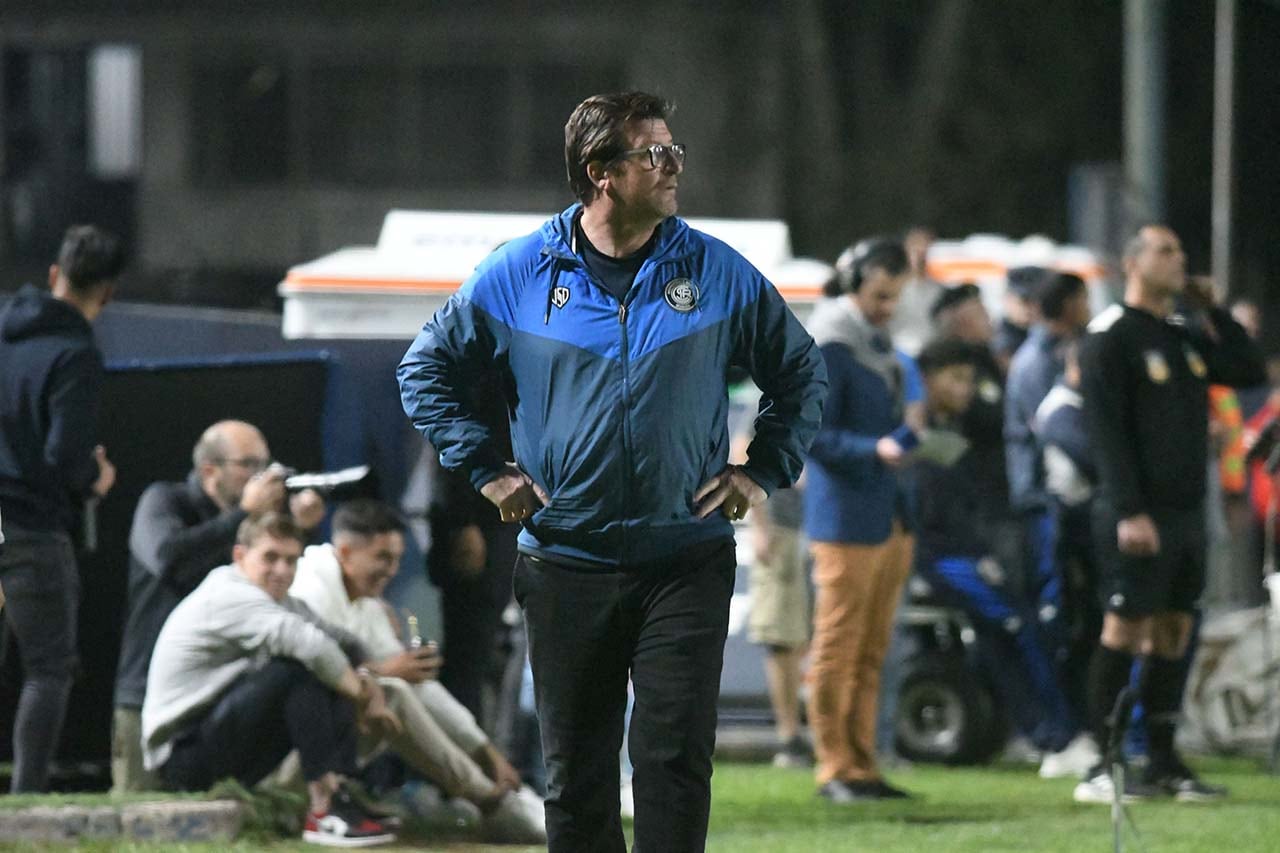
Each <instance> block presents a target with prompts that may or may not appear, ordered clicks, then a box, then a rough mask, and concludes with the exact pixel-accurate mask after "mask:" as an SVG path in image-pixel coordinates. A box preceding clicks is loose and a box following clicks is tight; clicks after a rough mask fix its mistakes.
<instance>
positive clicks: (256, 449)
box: [111, 420, 325, 792]
mask: <svg viewBox="0 0 1280 853" xmlns="http://www.w3.org/2000/svg"><path fill="white" fill-rule="evenodd" d="M192 466H193V467H192V470H191V473H190V474H189V475H188V476H187V479H186V480H185V481H184V482H177V483H170V482H161V483H152V484H151V485H150V486H148V487H147V489H146V491H144V492H143V493H142V497H141V498H140V499H139V501H138V508H137V510H136V511H135V512H134V515H133V527H132V529H131V530H130V531H129V598H128V612H127V615H126V620H125V628H124V639H123V641H122V643H121V649H120V664H119V668H118V669H117V672H116V687H115V717H114V720H113V726H112V729H113V732H112V750H111V751H112V762H111V776H112V782H113V786H114V788H113V789H114V790H115V791H117V792H122V791H136V790H145V789H146V788H149V787H155V780H154V778H152V777H150V776H148V775H147V774H146V772H145V771H144V770H143V768H142V754H141V745H140V744H141V727H140V719H139V715H140V711H141V709H142V703H143V699H144V697H145V694H146V687H147V667H148V665H149V664H150V662H151V652H152V649H153V648H154V647H155V643H156V637H157V636H158V635H159V633H160V628H161V626H162V625H164V622H165V619H167V618H168V616H169V614H170V613H171V612H172V611H173V608H174V607H176V606H177V604H178V602H180V601H181V600H182V599H183V598H185V597H186V596H187V594H188V593H190V592H191V591H192V590H193V589H195V588H196V587H197V586H199V584H200V582H201V581H203V580H204V578H205V576H206V575H208V574H209V572H211V571H212V570H213V569H215V568H217V567H218V566H224V565H226V564H228V563H230V562H231V550H232V546H233V545H235V541H236V530H237V529H238V528H239V526H240V524H241V522H243V521H244V520H245V519H246V518H248V517H250V516H255V517H256V516H261V515H263V514H265V513H268V512H283V511H285V510H286V509H287V510H288V512H289V513H290V514H291V515H292V517H293V520H294V521H295V522H297V524H298V526H299V527H301V528H302V529H304V530H310V529H312V528H314V527H316V526H317V525H318V524H319V523H320V522H321V521H322V520H323V519H324V514H325V506H324V501H322V500H321V498H320V496H319V495H318V494H317V493H316V492H314V491H310V490H307V491H301V492H297V493H296V494H289V493H288V491H287V490H286V489H285V473H286V472H285V470H284V469H283V468H281V467H280V466H277V465H272V464H271V453H270V451H269V450H268V448H267V441H266V439H265V438H264V437H263V435H262V433H261V432H260V431H259V430H258V428H257V427H255V426H253V425H252V424H248V423H245V422H243V421H232V420H227V421H219V422H218V423H215V424H213V425H212V426H210V427H209V428H208V429H206V430H205V431H204V434H203V435H201V436H200V440H199V441H197V442H196V446H195V449H194V450H193V451H192Z"/></svg>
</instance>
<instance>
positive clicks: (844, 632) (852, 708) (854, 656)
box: [809, 522, 915, 785]
mask: <svg viewBox="0 0 1280 853" xmlns="http://www.w3.org/2000/svg"><path fill="white" fill-rule="evenodd" d="M810 548H811V550H812V552H813V562H814V566H813V578H814V584H815V585H816V586H817V601H815V602H814V614H813V644H812V646H811V647H810V648H811V656H810V662H809V682H810V696H809V727H810V729H811V730H812V731H813V739H814V751H815V752H816V753H817V759H818V767H817V779H818V784H819V785H823V784H826V783H827V782H830V781H831V780H833V779H838V780H840V781H842V782H862V781H871V780H876V779H879V778H880V771H879V769H878V768H877V766H876V708H877V705H878V702H879V698H880V668H881V666H882V665H883V664H884V656H885V652H886V651H887V650H888V647H889V638H890V637H891V636H892V634H893V618H894V613H895V611H896V610H897V608H898V598H899V596H900V595H901V593H902V585H903V583H904V582H905V581H906V579H907V574H908V573H909V572H910V570H911V560H912V556H913V554H914V551H915V540H914V539H913V538H912V537H911V536H910V535H909V534H907V533H906V532H904V531H903V529H902V528H901V526H899V525H898V524H897V523H896V522H895V523H894V526H893V532H892V533H891V534H890V535H889V538H888V539H886V540H885V541H884V542H882V543H880V544H879V545H850V544H844V543H838V542H814V543H812V544H811V545H810Z"/></svg>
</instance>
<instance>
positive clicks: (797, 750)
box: [773, 735, 813, 767]
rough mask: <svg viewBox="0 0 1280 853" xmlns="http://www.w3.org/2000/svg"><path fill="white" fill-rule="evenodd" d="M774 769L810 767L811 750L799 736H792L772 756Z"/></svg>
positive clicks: (811, 761) (811, 759) (811, 764)
mask: <svg viewBox="0 0 1280 853" xmlns="http://www.w3.org/2000/svg"><path fill="white" fill-rule="evenodd" d="M773 766H774V767H812V766H813V750H812V749H810V748H809V744H808V743H806V742H805V739H804V738H802V737H800V735H795V736H793V737H792V738H791V739H790V740H788V741H787V742H786V743H785V744H783V745H782V749H779V750H778V751H777V752H775V753H774V754H773Z"/></svg>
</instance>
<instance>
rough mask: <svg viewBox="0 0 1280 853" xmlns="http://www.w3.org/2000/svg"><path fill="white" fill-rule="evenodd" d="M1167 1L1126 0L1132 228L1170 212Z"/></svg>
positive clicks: (1128, 185)
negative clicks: (1166, 189)
mask: <svg viewBox="0 0 1280 853" xmlns="http://www.w3.org/2000/svg"><path fill="white" fill-rule="evenodd" d="M1164 42H1165V0H1125V6H1124V175H1125V219H1126V229H1125V230H1126V231H1127V232H1132V231H1133V230H1134V229H1136V228H1137V227H1138V226H1139V225H1142V224H1144V223H1147V222H1158V221H1160V220H1161V219H1163V217H1164V215H1165V193H1164V159H1165V158H1164V125H1165V120H1164V119H1165V108H1164V77H1165V45H1164Z"/></svg>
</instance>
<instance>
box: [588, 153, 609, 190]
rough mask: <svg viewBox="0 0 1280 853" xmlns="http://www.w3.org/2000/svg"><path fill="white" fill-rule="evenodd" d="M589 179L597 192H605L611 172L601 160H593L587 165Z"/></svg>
mask: <svg viewBox="0 0 1280 853" xmlns="http://www.w3.org/2000/svg"><path fill="white" fill-rule="evenodd" d="M587 177H588V178H590V179H591V183H592V185H593V186H595V188H596V189H597V190H600V191H601V192H604V187H605V184H606V183H607V182H608V180H609V170H608V169H607V168H606V167H605V164H604V162H603V161H601V160H592V161H591V162H590V163H588V164H587Z"/></svg>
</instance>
